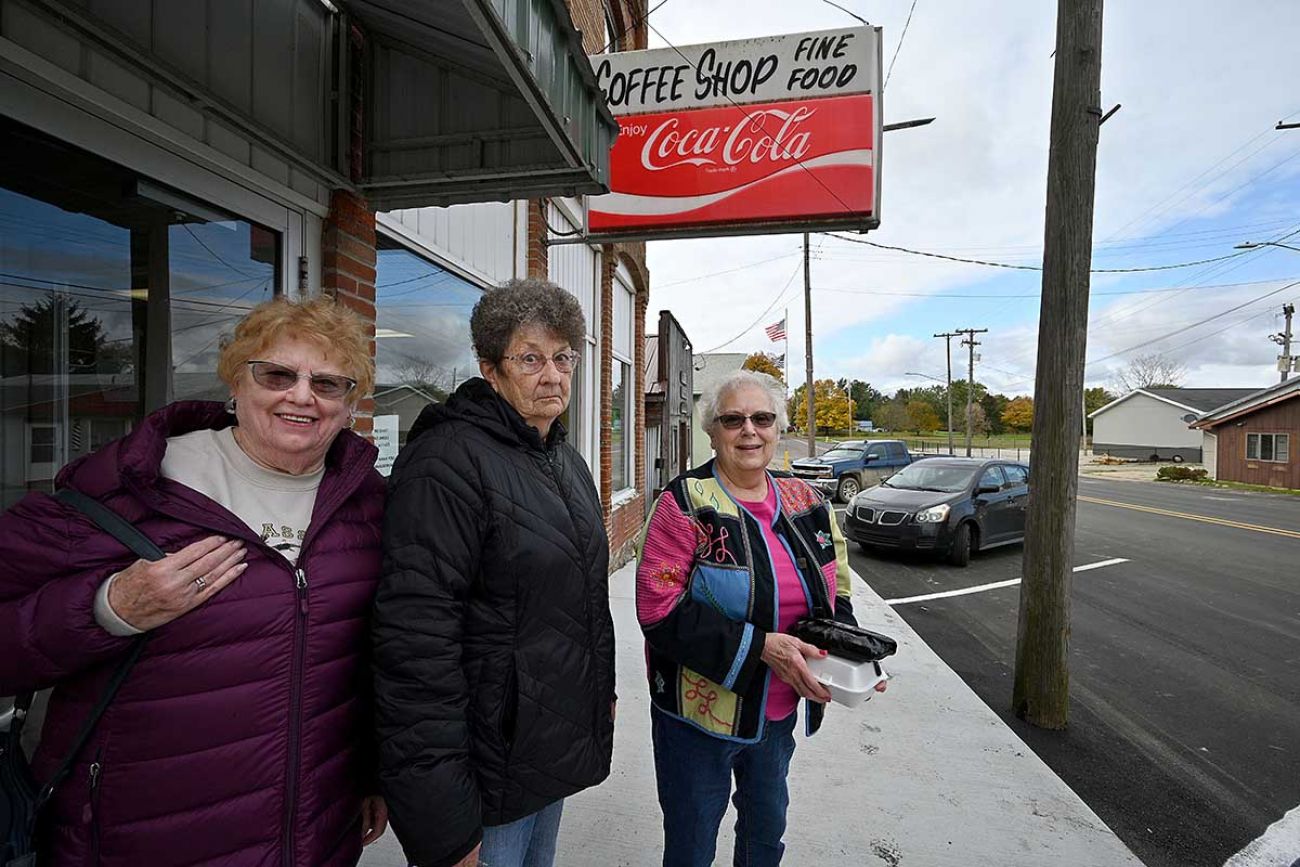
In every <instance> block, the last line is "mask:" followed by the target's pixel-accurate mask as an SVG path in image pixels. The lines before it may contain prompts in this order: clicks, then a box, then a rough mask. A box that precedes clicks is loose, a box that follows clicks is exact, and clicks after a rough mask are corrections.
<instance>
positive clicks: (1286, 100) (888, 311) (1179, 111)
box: [647, 0, 1300, 395]
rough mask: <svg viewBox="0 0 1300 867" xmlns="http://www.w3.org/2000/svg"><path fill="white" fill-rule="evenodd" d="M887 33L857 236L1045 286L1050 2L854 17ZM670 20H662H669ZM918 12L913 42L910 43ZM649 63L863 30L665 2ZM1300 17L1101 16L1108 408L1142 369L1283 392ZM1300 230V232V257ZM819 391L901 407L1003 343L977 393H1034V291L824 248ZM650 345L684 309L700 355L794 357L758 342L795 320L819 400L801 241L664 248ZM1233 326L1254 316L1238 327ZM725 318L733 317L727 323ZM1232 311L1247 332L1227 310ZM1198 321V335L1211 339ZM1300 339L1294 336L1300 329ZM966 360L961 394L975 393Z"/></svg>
mask: <svg viewBox="0 0 1300 867" xmlns="http://www.w3.org/2000/svg"><path fill="white" fill-rule="evenodd" d="M838 2H839V3H840V5H842V6H844V7H846V8H847V9H849V10H851V11H852V12H853V13H855V14H857V15H860V16H862V17H864V18H866V19H867V20H868V21H870V22H871V23H872V24H873V25H879V26H881V27H883V45H884V55H883V56H884V63H885V66H886V67H887V68H888V66H889V65H890V61H891V58H893V57H894V56H895V52H897V59H896V60H894V61H893V63H894V68H893V72H892V76H891V77H890V78H889V81H888V86H887V88H886V89H885V92H884V116H885V122H886V123H893V122H898V121H904V120H909V119H913V118H919V117H935V118H936V120H935V122H934V123H933V124H931V125H929V126H926V127H921V128H916V129H908V130H899V131H892V132H887V133H885V135H884V142H883V145H882V152H883V153H882V154H881V164H882V167H883V168H882V172H883V174H882V194H881V203H880V215H881V226H880V228H879V229H878V230H875V231H873V232H871V233H868V234H866V235H861V236H857V237H859V238H863V239H867V240H871V241H874V242H878V243H881V244H887V245H891V246H896V247H906V248H909V249H913V250H921V251H929V252H935V253H942V254H945V255H949V256H955V257H959V258H971V259H981V260H988V261H995V262H1000V263H1005V264H1013V265H1031V266H1036V265H1039V264H1041V261H1042V245H1043V211H1044V204H1045V196H1046V192H1045V191H1046V177H1047V153H1048V126H1049V120H1050V114H1051V92H1052V72H1053V63H1054V61H1053V58H1052V53H1053V50H1054V47H1055V7H1056V4H1055V3H1051V2H1043V0H1003V2H999V3H978V4H977V3H967V2H961V0H916V2H915V3H913V2H912V0H886V2H864V0H838ZM653 5H654V3H653V2H652V3H651V6H652V7H653ZM909 11H910V13H911V23H910V25H909V26H908V27H907V31H906V36H905V37H903V38H902V42H901V45H900V37H901V36H902V34H903V30H904V25H905V22H906V20H907V18H908V15H909ZM650 24H651V25H652V28H653V29H652V30H651V33H650V46H651V47H652V48H654V47H662V46H665V45H667V44H668V43H669V42H671V43H672V44H674V45H678V46H681V45H687V44H694V43H701V42H714V41H725V40H731V39H741V38H748V37H756V36H766V35H774V34H780V33H795V32H802V31H810V30H818V29H824V28H832V27H845V26H853V25H854V24H855V22H854V21H853V19H852V18H850V17H849V15H848V14H846V13H845V12H843V11H840V10H838V9H836V8H834V7H833V6H831V5H829V4H828V3H825V2H822V0H797V2H791V0H708V2H702V0H667V2H665V3H664V4H663V5H662V6H661V7H660V8H659V9H657V10H655V11H654V12H653V13H652V14H651V16H650ZM1297 42H1300V3H1296V2H1294V0H1245V2H1242V3H1236V4H1224V3H1222V2H1217V3H1210V2H1206V0H1140V2H1139V0H1127V2H1116V0H1112V2H1110V3H1108V4H1106V9H1105V17H1104V35H1103V43H1102V102H1103V107H1104V108H1106V109H1109V108H1111V107H1112V106H1114V105H1115V104H1116V103H1119V104H1121V106H1122V107H1121V108H1120V110H1119V111H1118V112H1117V113H1116V114H1115V115H1114V116H1113V117H1112V118H1110V119H1109V120H1108V121H1107V122H1106V124H1105V125H1104V126H1103V127H1102V131H1101V142H1100V146H1099V151H1098V161H1097V199H1096V214H1095V222H1094V236H1093V244H1094V254H1093V267H1094V269H1108V268H1110V269H1114V268H1153V267H1160V266H1167V265H1177V264H1181V263H1186V262H1194V261H1200V260H1205V259H1216V258H1219V257H1224V256H1231V255H1233V254H1238V255H1235V256H1234V257H1233V258H1231V259H1227V260H1224V261H1218V262H1212V263H1209V264H1205V265H1199V266H1193V267H1186V268H1174V269H1168V270H1158V271H1145V272H1137V273H1128V274H1105V273H1097V274H1094V275H1093V278H1092V282H1091V298H1090V323H1089V335H1088V367H1087V368H1086V374H1085V375H1086V381H1087V384H1088V385H1089V386H1098V385H1099V386H1105V387H1108V388H1111V389H1112V390H1113V389H1114V387H1115V384H1114V379H1115V374H1116V372H1117V371H1118V370H1120V369H1121V368H1123V367H1124V365H1125V364H1127V363H1128V361H1129V360H1130V359H1131V358H1133V357H1134V356H1136V355H1141V354H1148V353H1158V354H1161V355H1163V356H1166V357H1168V358H1170V359H1173V360H1176V361H1179V362H1181V363H1182V364H1184V365H1185V366H1186V371H1187V372H1186V376H1185V378H1184V381H1183V383H1182V384H1183V385H1185V386H1188V387H1241V388H1252V387H1253V388H1263V387H1265V386H1267V385H1269V384H1272V383H1274V382H1276V381H1277V378H1278V373H1277V370H1276V359H1277V355H1278V352H1279V347H1278V346H1277V345H1276V344H1274V343H1272V342H1270V340H1269V335H1270V334H1273V333H1277V332H1280V331H1281V330H1282V317H1281V309H1282V304H1283V303H1284V302H1295V301H1300V283H1298V284H1297V285H1295V286H1290V287H1289V288H1288V284H1290V283H1293V282H1296V281H1300V251H1291V250H1287V249H1282V248H1278V247H1263V248H1260V249H1257V250H1253V251H1241V250H1237V249H1234V245H1236V244H1239V243H1241V242H1245V241H1255V242H1259V241H1268V240H1275V241H1283V242H1284V243H1292V244H1294V245H1295V246H1296V247H1298V248H1300V129H1294V130H1283V131H1278V130H1275V129H1274V126H1275V124H1277V122H1278V121H1282V120H1290V121H1292V122H1294V121H1300V86H1298V83H1300V52H1297V51H1295V45H1296V44H1297ZM1288 233H1295V234H1294V235H1293V236H1292V237H1290V238H1289V239H1288V240H1284V239H1287V236H1288ZM812 247H813V261H812V286H813V301H812V306H813V334H814V337H813V347H814V354H815V362H816V370H815V376H816V377H817V378H819V379H821V378H825V377H833V378H840V377H848V378H854V379H861V380H864V381H868V382H870V383H872V384H873V385H874V386H876V387H877V388H880V389H882V390H884V391H886V392H888V393H892V392H893V391H894V390H895V389H897V388H899V387H904V386H918V385H927V384H930V383H927V382H926V380H925V379H923V378H919V377H915V376H908V375H907V374H909V373H920V374H925V375H928V376H933V377H938V378H940V379H942V378H943V377H944V373H945V361H944V349H943V346H944V341H943V340H940V339H935V338H933V337H932V336H931V335H933V334H935V333H937V332H943V331H951V330H953V329H957V328H968V327H969V328H987V329H989V331H988V333H987V334H983V335H979V340H980V341H981V343H982V345H981V346H979V348H978V352H979V354H980V361H979V362H978V363H977V365H976V374H975V376H976V379H977V381H979V382H982V383H985V384H987V385H988V386H989V387H990V388H992V389H993V390H994V391H1001V392H1004V393H1006V394H1009V395H1014V394H1030V393H1032V391H1033V381H1034V367H1035V359H1036V356H1037V325H1038V316H1039V298H1038V295H1039V291H1040V288H1041V286H1040V284H1041V275H1040V274H1039V273H1038V272H1037V271H1030V270H1012V269H1006V268H993V267H986V266H980V265H971V264H962V263H955V262H947V261H943V260H939V259H934V258H926V257H922V256H916V255H910V254H907V253H902V252H894V251H886V250H880V249H877V248H873V247H869V246H864V245H861V244H854V243H850V242H848V241H844V240H839V239H835V238H831V237H829V236H826V235H813V236H812ZM647 259H648V264H649V268H650V272H651V294H650V304H649V307H648V310H647V332H648V333H653V331H654V329H655V327H656V322H657V317H658V311H660V310H664V309H667V310H671V311H672V312H673V314H674V315H675V316H676V317H677V319H678V321H679V322H681V324H682V326H683V328H684V329H685V331H686V334H687V336H688V337H689V338H690V340H691V341H692V343H693V345H694V347H695V351H696V352H697V353H698V352H709V351H719V352H752V351H760V350H761V351H769V352H777V353H779V352H781V351H782V348H783V347H782V344H779V343H772V342H770V341H769V340H768V339H767V337H766V335H765V333H764V330H763V327H764V326H766V325H770V324H772V323H774V322H779V321H780V320H781V318H782V316H783V315H788V329H789V332H790V337H789V356H790V362H789V367H790V376H789V379H790V382H791V384H792V385H798V384H799V383H801V382H802V381H803V380H804V373H803V371H804V321H805V319H804V313H805V311H804V300H803V275H802V238H801V236H799V235H793V234H792V235H767V236H757V237H743V238H714V239H701V240H673V241H654V242H650V243H649V244H648V245H647ZM1234 308H1237V309H1235V310H1234ZM719 311H725V312H723V313H720V312H719ZM1230 311H1231V312H1230ZM1203 320H1205V321H1204V322H1202V321H1203ZM1296 329H1297V330H1300V321H1297V323H1296ZM966 363H967V356H966V352H965V350H964V349H963V348H962V347H960V346H959V345H958V341H956V340H954V341H953V370H954V372H953V376H954V378H958V377H959V375H960V376H961V377H964V376H965V373H964V371H965V367H966Z"/></svg>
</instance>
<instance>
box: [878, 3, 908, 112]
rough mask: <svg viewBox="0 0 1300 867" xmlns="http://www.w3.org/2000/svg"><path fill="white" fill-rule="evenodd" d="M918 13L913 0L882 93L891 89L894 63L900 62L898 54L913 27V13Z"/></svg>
mask: <svg viewBox="0 0 1300 867" xmlns="http://www.w3.org/2000/svg"><path fill="white" fill-rule="evenodd" d="M915 11H916V0H912V7H911V8H910V9H908V10H907V21H906V22H904V24H903V32H902V33H900V34H898V44H897V45H895V46H894V56H893V57H891V58H890V59H889V71H888V72H886V73H885V83H884V84H882V85H881V86H880V90H881V92H884V90H885V88H887V87H889V78H890V76H892V75H893V74H894V61H896V60H898V52H899V51H901V50H902V48H903V40H904V39H906V38H907V28H909V27H911V26H912V13H913V12H915Z"/></svg>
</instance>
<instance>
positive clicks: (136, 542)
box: [15, 488, 166, 809]
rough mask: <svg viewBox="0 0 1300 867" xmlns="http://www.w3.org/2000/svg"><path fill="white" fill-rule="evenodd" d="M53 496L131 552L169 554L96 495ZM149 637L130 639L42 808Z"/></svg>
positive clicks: (40, 800)
mask: <svg viewBox="0 0 1300 867" xmlns="http://www.w3.org/2000/svg"><path fill="white" fill-rule="evenodd" d="M54 496H55V497H56V498H58V499H59V500H62V501H63V502H65V503H67V504H68V505H69V506H72V507H73V508H75V509H77V510H78V511H80V512H81V513H82V514H84V515H85V516H86V517H88V518H90V520H92V521H94V522H95V524H97V525H98V526H99V528H100V529H101V530H103V531H104V532H105V533H107V534H108V535H110V536H112V537H113V538H114V539H116V540H118V541H119V542H121V543H122V544H123V545H125V546H126V547H127V548H129V549H130V550H131V552H132V553H134V554H136V555H137V556H138V557H140V559H142V560H161V559H162V558H163V557H164V556H166V555H165V554H164V553H163V551H162V549H161V548H159V547H158V546H157V545H155V544H154V543H153V541H152V540H151V539H149V537H148V536H146V535H144V534H143V533H141V532H140V531H139V530H137V529H136V528H135V527H134V526H133V525H132V524H131V523H130V522H129V521H127V520H126V519H125V518H123V517H122V516H121V515H119V514H118V513H117V512H114V511H113V510H112V509H110V508H108V507H107V506H105V505H104V504H103V503H101V502H99V501H98V500H96V499H94V498H93V497H88V496H86V495H85V494H83V493H81V492H80V491H74V490H72V489H71V488H64V489H62V490H60V491H59V492H58V493H56V494H55V495H54ZM148 637H149V635H148V633H145V634H143V635H140V636H137V637H136V638H135V639H134V640H133V641H132V642H131V650H130V652H129V653H127V655H126V658H125V659H123V660H122V661H121V662H120V663H118V666H117V668H116V669H115V670H114V671H113V676H112V677H111V678H110V679H109V681H108V685H107V686H106V687H105V688H104V692H103V694H102V695H101V696H100V697H99V701H97V702H95V707H94V709H93V710H91V712H90V716H89V717H87V719H86V721H85V722H84V723H82V725H81V730H80V731H78V732H77V737H76V739H75V740H74V741H73V742H72V748H71V749H70V750H69V751H68V754H67V755H66V756H65V757H64V759H63V761H62V762H60V763H59V767H58V769H57V770H55V772H54V774H53V775H52V776H51V777H50V780H49V782H47V783H46V784H45V785H44V786H43V787H42V788H41V791H40V794H39V795H37V797H36V807H37V809H40V807H41V806H42V805H43V804H45V802H46V801H48V800H49V799H50V797H51V796H53V794H54V788H55V786H57V785H58V784H59V783H61V782H62V781H63V779H64V778H65V777H66V776H67V775H68V774H69V773H70V772H71V771H72V764H73V762H75V761H76V758H77V754H78V753H80V752H81V750H82V748H83V747H84V746H85V745H86V741H88V740H90V735H91V733H92V732H93V731H94V730H95V726H96V725H97V724H98V723H99V720H100V717H102V716H103V715H104V711H106V710H108V706H109V705H110V704H111V703H112V701H113V697H114V696H116V695H117V691H118V689H119V688H120V687H121V686H122V682H123V681H125V680H126V677H127V675H128V674H130V673H131V669H132V667H133V666H134V665H135V663H136V660H137V659H139V658H140V652H141V651H143V650H144V643H145V641H146V640H147V639H148ZM18 702H23V703H24V705H30V704H31V693H26V694H24V695H21V696H19V697H18V700H17V701H16V702H15V704H17V703H18Z"/></svg>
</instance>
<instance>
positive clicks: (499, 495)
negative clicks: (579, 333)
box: [374, 379, 614, 867]
mask: <svg viewBox="0 0 1300 867" xmlns="http://www.w3.org/2000/svg"><path fill="white" fill-rule="evenodd" d="M563 440H564V431H563V429H562V428H561V427H560V425H559V424H558V422H557V423H556V424H555V425H554V426H553V428H552V430H551V434H550V436H549V437H548V439H547V441H546V442H545V443H543V442H542V440H541V437H540V436H539V435H538V432H537V430H536V429H535V428H533V427H531V426H529V425H528V424H526V423H525V422H524V420H523V418H522V417H521V416H520V415H519V413H518V412H516V411H515V409H514V408H513V407H512V406H510V404H508V403H506V402H505V401H504V400H502V399H501V398H500V397H498V396H497V394H496V392H495V391H493V390H492V387H491V386H489V385H488V384H487V383H486V382H485V381H483V380H482V379H471V380H469V381H468V382H466V383H464V384H463V385H462V386H461V387H460V388H459V389H457V390H456V393H455V394H454V395H452V397H451V399H450V400H449V401H448V402H447V403H446V404H445V405H440V404H433V405H431V406H429V407H427V408H426V409H425V410H424V412H422V413H421V414H420V417H419V419H418V420H417V421H416V423H415V426H414V427H413V428H412V429H411V433H410V436H409V439H408V442H407V445H406V447H405V448H404V449H403V450H402V453H401V455H400V456H399V457H398V459H397V463H396V465H395V466H394V467H393V473H392V477H391V478H390V480H389V491H388V503H387V510H386V516H385V520H384V565H383V574H382V578H381V580H380V586H379V593H378V595H377V597H376V599H375V611H374V650H375V655H374V659H375V691H376V699H377V715H378V720H377V723H378V731H379V739H380V767H381V784H382V788H383V793H384V795H385V797H386V798H387V800H388V809H389V813H390V817H391V820H392V824H393V828H394V830H395V831H396V832H397V837H398V839H399V840H400V841H401V843H402V846H403V848H404V849H405V851H406V856H407V858H408V859H410V861H411V863H412V864H415V865H417V867H441V865H447V864H454V863H455V862H456V861H458V860H459V859H460V858H462V857H463V856H464V855H466V854H467V853H468V852H469V851H470V850H472V849H473V848H474V846H475V845H477V844H478V842H479V840H480V838H481V836H482V826H483V825H501V824H505V823H507V822H513V821H514V820H516V819H519V818H522V817H523V816H526V815H528V814H530V813H533V812H536V811H537V810H539V809H541V808H542V807H544V806H546V805H547V804H549V803H551V802H552V801H555V800H557V799H559V798H563V797H566V796H568V795H571V794H573V793H575V792H578V791H581V790H582V789H585V788H587V787H589V786H594V785H596V784H597V783H599V782H600V781H601V780H603V779H605V777H606V776H608V774H609V765H610V755H611V753H612V750H613V741H614V723H613V719H612V714H611V702H612V701H613V698H614V626H613V622H612V620H611V618H610V613H609V596H608V579H607V572H608V567H609V543H608V540H607V539H606V536H605V529H604V525H603V522H602V519H601V508H600V501H599V499H598V497H597V494H596V488H595V485H594V484H593V482H592V478H591V474H590V473H589V472H588V470H587V466H586V464H584V463H583V460H582V458H581V456H580V455H579V454H578V453H577V452H576V451H574V449H573V448H572V447H570V446H568V445H566V444H565V443H564V441H563Z"/></svg>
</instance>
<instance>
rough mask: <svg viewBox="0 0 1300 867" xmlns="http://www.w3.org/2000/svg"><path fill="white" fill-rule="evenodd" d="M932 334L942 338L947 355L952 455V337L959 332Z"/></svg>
mask: <svg viewBox="0 0 1300 867" xmlns="http://www.w3.org/2000/svg"><path fill="white" fill-rule="evenodd" d="M934 336H935V337H942V338H943V342H944V349H945V353H944V354H945V355H946V356H947V357H948V454H950V455H954V454H956V452H955V451H953V448H952V339H953V338H954V337H960V336H961V332H958V331H945V332H944V333H943V334H936V335H934Z"/></svg>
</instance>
